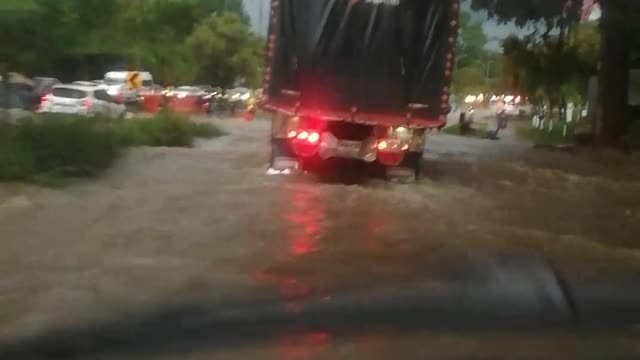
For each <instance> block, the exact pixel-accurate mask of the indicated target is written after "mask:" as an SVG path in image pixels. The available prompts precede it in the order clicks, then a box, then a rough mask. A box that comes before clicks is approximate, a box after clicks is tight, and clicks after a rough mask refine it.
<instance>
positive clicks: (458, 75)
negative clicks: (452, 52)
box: [453, 12, 494, 98]
mask: <svg viewBox="0 0 640 360" xmlns="http://www.w3.org/2000/svg"><path fill="white" fill-rule="evenodd" d="M486 45H487V36H486V35H485V33H484V29H483V27H482V23H480V22H477V21H473V20H472V18H471V14H470V13H468V12H462V13H461V14H460V36H459V37H458V45H457V49H456V69H455V72H454V75H453V91H454V93H455V94H456V95H458V97H460V98H464V97H465V96H466V95H468V94H471V93H473V94H476V93H479V92H485V91H487V90H488V86H489V76H487V75H490V73H489V72H488V71H487V70H488V69H490V66H491V65H492V62H493V61H494V60H493V59H492V56H491V54H490V53H489V52H488V51H487V50H486Z"/></svg>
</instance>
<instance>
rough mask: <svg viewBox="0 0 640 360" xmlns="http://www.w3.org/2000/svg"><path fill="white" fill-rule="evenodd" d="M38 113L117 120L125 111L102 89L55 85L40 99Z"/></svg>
mask: <svg viewBox="0 0 640 360" xmlns="http://www.w3.org/2000/svg"><path fill="white" fill-rule="evenodd" d="M38 112H40V113H58V114H73V115H81V116H97V115H101V116H106V117H111V118H119V117H123V116H124V115H125V113H126V109H125V106H124V105H123V104H119V103H117V102H116V101H115V100H114V98H113V97H111V96H110V95H109V94H108V93H107V89H106V88H104V87H95V86H81V85H57V86H54V87H53V90H52V91H51V93H50V94H48V95H46V96H44V97H43V98H42V102H41V104H40V108H39V109H38Z"/></svg>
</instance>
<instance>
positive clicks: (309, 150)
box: [288, 130, 320, 157]
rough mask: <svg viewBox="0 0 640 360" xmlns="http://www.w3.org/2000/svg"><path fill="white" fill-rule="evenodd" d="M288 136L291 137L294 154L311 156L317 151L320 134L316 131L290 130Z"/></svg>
mask: <svg viewBox="0 0 640 360" xmlns="http://www.w3.org/2000/svg"><path fill="white" fill-rule="evenodd" d="M288 136H289V138H290V139H293V142H292V144H293V150H294V151H295V153H296V154H298V155H300V156H303V157H311V156H313V155H314V154H315V153H316V151H318V143H319V142H320V134H319V133H318V132H316V131H306V130H303V131H301V132H299V133H296V132H295V131H291V132H289V134H288Z"/></svg>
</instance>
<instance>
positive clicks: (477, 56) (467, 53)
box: [456, 11, 487, 68]
mask: <svg viewBox="0 0 640 360" xmlns="http://www.w3.org/2000/svg"><path fill="white" fill-rule="evenodd" d="M459 24H460V36H459V37H458V45H457V48H456V66H457V67H458V68H464V67H467V66H470V65H474V64H479V63H482V62H484V61H485V60H486V58H487V50H486V49H485V47H486V46H487V35H486V34H485V33H484V29H483V27H482V23H481V22H479V21H473V20H472V18H471V14H470V13H469V12H466V11H464V12H462V13H460V21H459Z"/></svg>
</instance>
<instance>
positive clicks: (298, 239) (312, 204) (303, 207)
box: [283, 186, 326, 256]
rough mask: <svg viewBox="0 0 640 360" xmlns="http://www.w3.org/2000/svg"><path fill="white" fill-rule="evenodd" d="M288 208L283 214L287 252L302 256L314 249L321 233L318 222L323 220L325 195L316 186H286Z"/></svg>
mask: <svg viewBox="0 0 640 360" xmlns="http://www.w3.org/2000/svg"><path fill="white" fill-rule="evenodd" d="M287 196H288V197H289V200H290V202H289V204H290V206H289V208H288V209H287V211H286V212H285V213H284V214H283V218H284V221H285V224H286V225H287V227H288V229H289V230H288V232H289V239H290V245H289V252H290V253H291V255H294V256H302V255H306V254H308V253H310V252H311V251H314V250H315V249H316V247H317V245H318V244H317V242H318V241H319V240H320V238H321V236H322V233H321V229H320V224H321V223H322V222H323V221H324V220H325V215H326V207H325V203H324V200H325V197H323V196H322V194H321V191H320V189H319V188H318V187H317V186H308V187H297V186H294V187H288V188H287Z"/></svg>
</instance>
